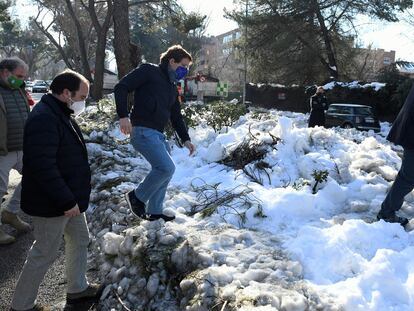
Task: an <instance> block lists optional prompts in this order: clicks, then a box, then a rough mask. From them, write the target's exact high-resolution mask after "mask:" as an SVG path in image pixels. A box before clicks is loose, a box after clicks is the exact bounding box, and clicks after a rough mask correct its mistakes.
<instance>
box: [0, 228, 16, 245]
mask: <svg viewBox="0 0 414 311" xmlns="http://www.w3.org/2000/svg"><path fill="white" fill-rule="evenodd" d="M14 242H16V239H15V238H14V237H12V236H11V235H8V234H7V233H6V232H4V231H3V230H1V229H0V245H6V244H11V243H14Z"/></svg>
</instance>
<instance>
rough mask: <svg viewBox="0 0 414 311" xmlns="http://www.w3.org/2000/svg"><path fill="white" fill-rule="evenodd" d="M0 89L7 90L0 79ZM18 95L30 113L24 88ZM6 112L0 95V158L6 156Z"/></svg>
mask: <svg viewBox="0 0 414 311" xmlns="http://www.w3.org/2000/svg"><path fill="white" fill-rule="evenodd" d="M0 87H3V88H9V87H8V85H7V84H6V83H5V82H4V81H2V80H1V79H0ZM20 93H21V95H22V97H23V98H24V100H25V102H26V104H27V109H28V110H29V111H30V106H29V101H28V99H27V95H26V91H25V89H24V86H23V87H22V88H21V89H20ZM7 153H8V150H7V111H6V105H5V104H4V101H3V98H2V96H1V95H0V156H5V155H7Z"/></svg>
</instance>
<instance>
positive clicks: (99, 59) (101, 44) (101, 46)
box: [86, 0, 113, 100]
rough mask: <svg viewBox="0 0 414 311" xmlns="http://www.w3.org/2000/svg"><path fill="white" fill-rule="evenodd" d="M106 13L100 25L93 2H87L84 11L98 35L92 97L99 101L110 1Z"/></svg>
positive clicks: (110, 17) (109, 21)
mask: <svg viewBox="0 0 414 311" xmlns="http://www.w3.org/2000/svg"><path fill="white" fill-rule="evenodd" d="M106 3H107V5H108V7H107V13H106V16H105V20H104V22H103V23H102V25H101V24H100V22H99V20H98V16H97V14H96V11H95V2H94V1H93V0H89V3H88V6H87V7H86V9H87V10H88V13H89V15H90V17H91V20H92V25H93V27H94V28H95V31H96V33H97V34H98V42H97V44H96V52H95V74H94V83H93V87H92V97H93V98H94V99H95V100H99V99H101V98H102V97H103V83H104V73H105V56H106V54H105V49H106V39H107V35H108V30H109V27H111V22H112V14H113V4H112V0H107V1H106Z"/></svg>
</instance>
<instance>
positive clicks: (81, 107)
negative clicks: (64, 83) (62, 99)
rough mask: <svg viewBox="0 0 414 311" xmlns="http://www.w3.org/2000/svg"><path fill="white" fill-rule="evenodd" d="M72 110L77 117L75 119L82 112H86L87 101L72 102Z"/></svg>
mask: <svg viewBox="0 0 414 311" xmlns="http://www.w3.org/2000/svg"><path fill="white" fill-rule="evenodd" d="M70 109H72V110H73V114H74V115H75V117H77V116H78V115H80V114H81V113H82V112H84V111H85V101H84V100H79V101H76V102H74V101H72V104H71V105H70Z"/></svg>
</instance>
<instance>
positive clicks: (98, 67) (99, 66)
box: [92, 30, 108, 100]
mask: <svg viewBox="0 0 414 311" xmlns="http://www.w3.org/2000/svg"><path fill="white" fill-rule="evenodd" d="M107 31H108V30H106V32H105V33H100V34H99V36H98V41H97V43H96V55H95V73H94V80H93V87H92V97H93V99H95V100H99V99H101V98H102V97H103V84H104V74H105V48H106V35H107Z"/></svg>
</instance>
